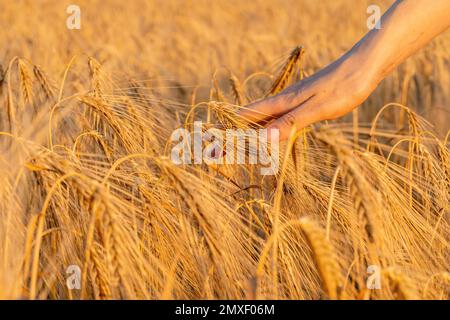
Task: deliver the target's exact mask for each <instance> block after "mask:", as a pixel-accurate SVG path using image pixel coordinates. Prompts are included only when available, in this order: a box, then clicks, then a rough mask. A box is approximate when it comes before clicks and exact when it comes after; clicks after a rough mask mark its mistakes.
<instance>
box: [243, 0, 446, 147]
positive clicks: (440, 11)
mask: <svg viewBox="0 0 450 320" xmlns="http://www.w3.org/2000/svg"><path fill="white" fill-rule="evenodd" d="M449 26H450V0H398V1H396V2H395V3H394V4H393V5H392V6H391V7H390V8H389V10H388V11H387V12H386V13H385V14H384V15H383V16H382V18H381V28H380V29H373V30H371V31H370V32H368V33H367V34H366V35H365V36H364V37H363V38H362V39H361V40H360V41H358V42H357V43H356V44H355V45H354V46H353V48H351V49H350V50H349V51H348V52H346V53H345V54H344V55H343V56H342V57H340V58H339V59H338V60H336V61H334V62H332V63H331V64H330V65H328V66H326V67H325V68H323V69H322V70H320V71H318V72H317V73H315V74H314V75H312V76H310V77H308V78H305V79H303V80H301V81H299V82H297V83H295V84H293V85H291V86H289V87H287V88H286V89H285V90H283V91H281V92H280V93H279V94H277V95H274V96H272V97H269V98H266V99H264V100H259V101H257V102H254V103H252V104H250V105H248V106H246V107H244V108H242V109H241V110H240V111H239V112H238V114H239V115H240V116H242V117H244V118H246V119H247V120H249V121H252V122H259V123H261V122H263V123H268V125H267V127H268V129H269V134H270V130H271V129H279V134H280V140H286V139H287V138H289V136H290V134H291V132H295V131H298V130H300V129H302V128H304V127H306V126H308V125H310V124H312V123H315V122H317V121H321V120H332V119H336V118H339V117H341V116H343V115H345V114H347V113H348V112H350V111H352V110H353V109H354V108H356V107H357V106H359V105H360V104H361V103H363V102H364V101H365V100H366V99H367V97H368V96H369V95H370V94H371V93H372V92H373V91H374V90H375V89H376V87H377V86H378V84H379V83H380V82H381V81H382V80H383V79H384V78H385V77H386V76H387V75H389V74H390V73H391V72H392V71H393V70H394V69H395V68H396V67H397V66H398V65H399V64H401V63H402V62H403V61H404V60H406V59H407V58H408V57H409V56H411V55H412V54H414V53H415V52H417V51H418V50H419V49H420V48H422V47H424V46H425V45H426V44H427V43H428V42H430V41H431V40H432V39H433V38H434V37H436V36H437V35H439V34H440V33H442V32H444V31H445V30H446V29H447V28H448V27H449Z"/></svg>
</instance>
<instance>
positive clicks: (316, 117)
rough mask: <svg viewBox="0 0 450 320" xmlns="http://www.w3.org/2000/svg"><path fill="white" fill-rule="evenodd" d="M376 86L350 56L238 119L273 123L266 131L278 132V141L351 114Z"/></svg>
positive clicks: (367, 69)
mask: <svg viewBox="0 0 450 320" xmlns="http://www.w3.org/2000/svg"><path fill="white" fill-rule="evenodd" d="M378 82H379V80H378V77H377V76H376V75H375V74H374V72H372V71H371V70H370V67H369V66H365V65H364V63H363V62H362V61H359V57H358V56H357V54H352V53H351V52H350V53H349V54H347V55H345V56H343V57H342V58H341V59H339V60H337V61H336V62H334V63H332V64H331V65H329V66H327V67H326V68H324V69H322V70H321V71H319V72H317V73H316V74H314V75H313V76H311V77H309V78H306V79H304V80H302V81H300V82H298V83H295V84H294V85H292V86H290V87H288V88H286V89H285V90H283V91H282V92H280V93H279V94H277V95H275V96H272V97H270V98H267V99H264V100H261V101H257V102H255V103H252V104H250V105H248V106H247V107H245V108H244V109H242V110H241V111H240V112H239V115H241V116H243V117H245V118H246V119H248V120H250V121H253V122H268V121H270V120H273V121H272V122H270V123H269V124H268V128H269V129H279V134H280V140H285V139H287V138H289V134H290V132H291V130H292V127H293V126H294V125H295V128H296V130H300V129H302V128H304V127H306V126H308V125H310V124H312V123H314V122H317V121H320V120H330V119H336V118H338V117H340V116H342V115H344V114H346V113H348V112H350V111H351V110H353V109H354V108H355V107H357V106H358V105H360V104H361V103H362V102H363V101H364V100H365V99H366V98H367V97H368V96H369V95H370V93H371V92H372V91H373V90H374V89H375V88H376V86H377V84H378ZM269 132H270V130H269Z"/></svg>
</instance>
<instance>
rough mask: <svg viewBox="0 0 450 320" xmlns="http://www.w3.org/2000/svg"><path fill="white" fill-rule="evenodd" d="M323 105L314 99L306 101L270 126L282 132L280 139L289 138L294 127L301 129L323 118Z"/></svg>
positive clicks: (269, 127)
mask: <svg viewBox="0 0 450 320" xmlns="http://www.w3.org/2000/svg"><path fill="white" fill-rule="evenodd" d="M322 109H323V108H322V105H321V104H320V103H318V102H317V101H316V100H314V99H310V100H308V101H306V102H305V103H304V104H303V105H302V106H300V107H298V108H296V109H294V110H292V111H291V112H288V113H286V114H285V115H283V116H281V117H280V118H278V119H277V120H275V121H273V122H272V123H271V124H270V125H269V126H268V129H269V134H270V130H272V129H278V130H279V134H280V141H283V140H287V139H288V138H289V135H290V133H291V130H292V127H293V126H294V125H295V129H296V130H297V131H298V130H301V129H303V128H305V127H307V126H308V125H310V124H312V123H314V122H317V121H320V120H323V119H322V118H323V116H322V112H321V110H322Z"/></svg>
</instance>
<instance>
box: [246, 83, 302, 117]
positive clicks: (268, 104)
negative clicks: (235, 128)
mask: <svg viewBox="0 0 450 320" xmlns="http://www.w3.org/2000/svg"><path fill="white" fill-rule="evenodd" d="M308 98H309V97H308V96H307V92H306V91H305V90H300V89H296V88H288V89H286V90H285V91H283V92H281V93H279V94H277V95H275V96H273V97H270V98H267V99H264V100H260V101H256V102H254V103H251V104H249V105H247V106H245V107H243V108H242V109H241V110H239V112H238V115H239V116H241V117H243V118H245V119H247V120H248V121H251V122H262V121H269V120H272V119H275V118H278V117H280V116H281V115H283V114H285V113H286V112H289V111H291V110H292V109H294V108H295V107H297V106H298V105H299V104H300V103H302V102H303V101H305V100H307V99H308Z"/></svg>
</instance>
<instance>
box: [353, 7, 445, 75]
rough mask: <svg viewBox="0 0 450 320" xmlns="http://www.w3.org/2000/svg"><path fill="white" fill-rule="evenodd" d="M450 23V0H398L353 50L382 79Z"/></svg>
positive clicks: (371, 71)
mask: <svg viewBox="0 0 450 320" xmlns="http://www.w3.org/2000/svg"><path fill="white" fill-rule="evenodd" d="M449 26H450V0H403V1H396V2H395V3H394V4H393V5H392V7H391V8H390V9H389V10H388V11H387V12H386V13H385V14H384V15H383V17H382V18H381V29H373V30H371V31H370V32H369V33H368V34H367V35H366V36H365V37H364V38H363V39H361V41H359V42H358V43H357V44H356V45H355V46H354V47H353V48H352V49H351V51H350V53H351V55H352V56H353V55H354V56H356V57H358V59H360V60H361V63H363V64H364V66H366V67H367V68H368V69H367V71H368V72H370V73H371V75H372V76H373V77H374V81H375V82H376V83H378V82H380V81H381V80H382V79H383V78H384V77H386V76H387V75H388V74H389V73H390V72H392V70H393V69H394V68H395V67H397V66H398V65H399V64H400V63H402V62H403V61H404V60H405V59H407V58H408V57H409V56H411V55H412V54H414V53H415V52H416V51H418V50H419V49H420V48H422V47H423V46H425V45H426V44H427V43H428V42H430V41H431V40H432V39H433V38H434V37H435V36H437V35H438V34H440V33H442V32H443V31H445V30H446V29H447V28H448V27H449Z"/></svg>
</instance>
